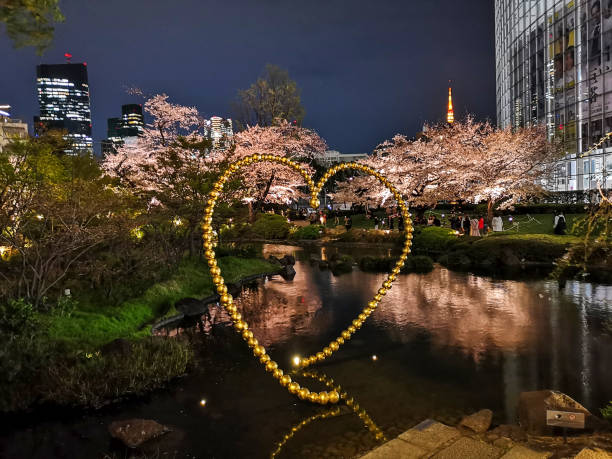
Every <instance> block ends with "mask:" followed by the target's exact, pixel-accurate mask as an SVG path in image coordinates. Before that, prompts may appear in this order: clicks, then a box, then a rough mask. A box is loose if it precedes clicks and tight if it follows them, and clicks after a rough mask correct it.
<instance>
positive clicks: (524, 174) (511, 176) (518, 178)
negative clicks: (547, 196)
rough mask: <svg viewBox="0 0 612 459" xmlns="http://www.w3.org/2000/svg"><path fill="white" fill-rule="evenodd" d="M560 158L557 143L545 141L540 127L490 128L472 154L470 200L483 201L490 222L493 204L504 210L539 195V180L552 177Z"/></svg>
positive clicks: (540, 190) (544, 134) (540, 187)
mask: <svg viewBox="0 0 612 459" xmlns="http://www.w3.org/2000/svg"><path fill="white" fill-rule="evenodd" d="M562 155H563V152H562V150H561V149H560V148H559V144H557V143H555V142H549V141H548V140H547V138H546V127H545V126H544V125H536V126H531V127H524V128H519V129H515V130H512V129H511V128H506V129H492V130H491V132H490V133H489V134H488V135H487V136H486V138H485V142H484V148H482V149H479V150H477V151H475V152H474V163H475V165H476V167H475V168H473V170H472V171H471V176H472V178H471V183H472V186H471V188H470V198H471V200H472V201H474V202H481V201H486V202H487V218H488V220H489V221H490V220H491V219H492V218H493V209H494V207H495V205H496V204H499V205H501V206H502V207H507V206H510V205H512V204H514V203H516V202H517V201H520V200H524V199H526V198H529V197H532V196H538V195H542V194H543V193H544V192H545V190H544V187H543V186H542V180H543V179H546V178H547V177H549V176H550V175H551V174H552V172H553V168H554V166H555V162H556V161H557V160H559V159H561V157H562Z"/></svg>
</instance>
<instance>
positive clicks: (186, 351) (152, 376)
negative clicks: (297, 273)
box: [0, 256, 278, 412]
mask: <svg viewBox="0 0 612 459" xmlns="http://www.w3.org/2000/svg"><path fill="white" fill-rule="evenodd" d="M218 262H219V266H220V267H221V270H222V272H223V274H224V276H225V279H226V280H227V282H229V283H232V282H236V281H238V280H239V279H241V278H243V277H247V276H250V275H254V274H259V273H264V272H268V273H269V272H275V271H276V270H277V269H278V267H277V266H275V265H273V264H271V263H268V262H267V261H265V260H263V259H258V258H239V257H235V256H226V257H220V258H219V259H218ZM213 293H214V291H213V284H212V279H211V277H210V274H209V272H208V269H207V266H206V265H205V264H204V263H203V262H202V261H196V260H185V261H184V262H183V263H181V265H180V266H179V267H178V269H177V270H176V271H175V272H174V274H173V275H171V276H170V277H169V278H168V279H166V280H165V281H163V282H159V283H157V284H155V285H152V286H151V287H149V288H148V289H147V290H146V291H145V292H144V293H143V294H142V295H140V296H138V297H137V298H132V299H130V300H127V301H125V302H123V303H122V304H120V305H118V306H116V307H108V308H100V307H99V306H98V307H95V306H93V305H90V304H79V303H76V302H75V304H72V305H71V307H70V308H65V309H61V310H54V311H52V312H48V313H37V312H34V311H33V310H32V308H31V306H30V305H28V304H27V303H25V302H23V301H16V302H11V303H9V304H7V305H3V306H0V322H1V323H2V340H3V343H2V344H3V345H2V347H1V348H0V411H2V412H10V411H17V410H26V409H31V408H34V407H35V406H38V405H40V404H45V403H51V404H59V405H68V406H89V407H99V406H101V405H104V404H106V403H109V402H112V401H114V400H117V399H121V398H123V397H125V396H129V395H135V394H142V393H144V392H147V391H150V390H152V389H156V388H159V387H162V386H163V385H164V384H166V383H167V382H168V381H170V380H171V379H173V378H175V377H177V376H180V375H182V374H184V373H185V372H186V371H187V368H188V365H189V364H190V361H191V357H192V354H193V353H192V351H191V346H190V343H189V341H188V339H186V338H180V339H166V338H162V337H152V336H151V324H152V322H154V321H155V320H157V319H159V318H161V317H163V316H165V315H167V314H172V313H173V311H174V303H175V302H176V301H177V300H179V299H181V298H185V297H196V298H204V297H207V296H210V295H212V294H213Z"/></svg>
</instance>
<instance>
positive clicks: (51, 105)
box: [34, 55, 93, 154]
mask: <svg viewBox="0 0 612 459" xmlns="http://www.w3.org/2000/svg"><path fill="white" fill-rule="evenodd" d="M67 57H68V55H67ZM36 77H37V78H36V87H37V91H38V103H39V105H40V115H39V116H36V117H34V130H35V132H36V134H37V135H38V134H40V133H42V132H44V131H48V130H62V131H64V132H66V136H65V138H66V139H67V140H68V141H69V142H70V144H71V147H70V148H69V149H67V150H66V153H68V154H79V153H92V152H93V148H92V147H93V142H92V138H91V111H90V106H89V84H88V79H87V64H85V63H78V64H71V63H67V64H53V65H46V64H44V65H39V66H37V67H36Z"/></svg>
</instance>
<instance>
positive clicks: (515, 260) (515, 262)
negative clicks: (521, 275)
mask: <svg viewBox="0 0 612 459" xmlns="http://www.w3.org/2000/svg"><path fill="white" fill-rule="evenodd" d="M503 254H504V256H503V257H502V258H501V262H502V264H503V265H505V266H520V265H521V260H520V259H519V257H517V256H516V255H515V254H514V252H512V250H510V249H504V251H503Z"/></svg>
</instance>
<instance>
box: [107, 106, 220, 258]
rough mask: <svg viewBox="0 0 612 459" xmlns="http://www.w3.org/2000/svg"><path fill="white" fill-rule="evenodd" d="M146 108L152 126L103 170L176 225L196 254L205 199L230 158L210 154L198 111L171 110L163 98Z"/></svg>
mask: <svg viewBox="0 0 612 459" xmlns="http://www.w3.org/2000/svg"><path fill="white" fill-rule="evenodd" d="M144 108H145V111H146V112H147V113H148V114H149V116H150V117H151V118H152V121H151V122H150V123H149V124H147V126H146V127H145V129H144V132H143V133H142V135H141V136H139V137H138V139H137V140H136V141H135V142H134V143H128V144H126V145H124V146H122V147H120V148H119V149H118V151H117V152H116V153H114V154H109V155H108V156H107V157H106V158H105V159H104V161H103V163H102V167H103V168H104V170H105V171H106V172H107V173H108V174H109V175H112V176H115V177H117V178H118V179H119V181H120V182H121V183H122V184H123V185H124V186H126V187H128V188H130V189H131V190H132V191H134V192H135V193H136V194H138V195H140V196H142V197H143V198H144V199H146V200H147V201H148V202H149V203H150V204H151V205H150V206H149V208H150V211H151V213H156V212H157V213H158V214H160V216H161V217H163V218H162V220H163V219H164V218H165V221H173V222H174V224H173V226H170V228H171V231H174V232H175V233H176V234H181V235H183V236H184V240H186V241H188V247H189V250H190V252H194V251H195V250H196V247H197V246H198V244H197V243H196V241H197V238H196V237H195V235H196V233H197V232H198V231H199V224H200V221H201V219H202V217H203V215H204V210H205V206H206V199H207V198H206V196H207V194H208V192H209V191H210V189H211V187H212V183H213V181H214V179H215V177H216V176H217V175H218V173H219V170H220V167H221V165H222V164H223V163H224V161H226V160H227V158H228V152H227V151H226V150H217V149H214V148H212V143H211V141H210V139H209V138H208V136H207V133H206V129H205V125H204V118H203V117H202V116H200V114H199V113H198V110H197V109H196V108H194V107H185V106H181V105H176V104H172V103H171V102H169V101H168V96H167V95H165V94H160V95H156V96H154V97H152V98H150V99H148V100H147V101H146V103H145V105H144ZM160 222H161V220H160ZM166 231H170V230H166ZM170 245H171V244H168V249H169V250H170Z"/></svg>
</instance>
